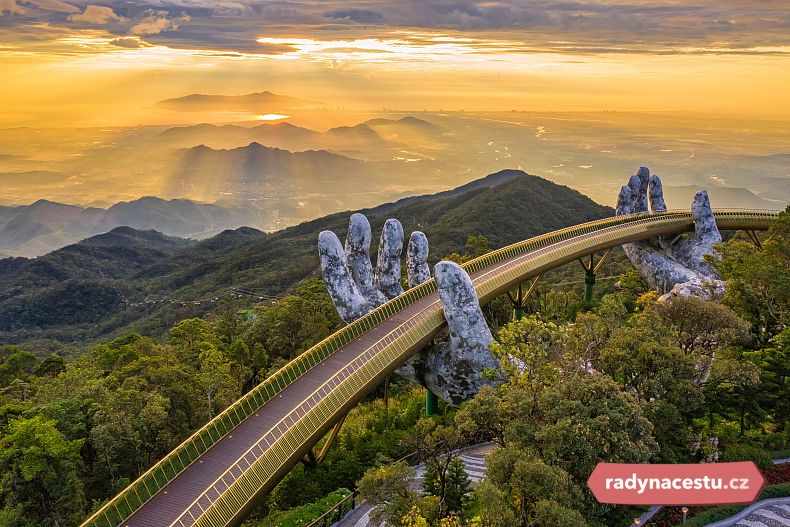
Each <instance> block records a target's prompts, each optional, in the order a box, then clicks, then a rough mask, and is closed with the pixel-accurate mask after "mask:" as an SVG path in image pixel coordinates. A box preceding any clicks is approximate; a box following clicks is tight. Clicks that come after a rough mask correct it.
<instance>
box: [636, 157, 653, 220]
mask: <svg viewBox="0 0 790 527" xmlns="http://www.w3.org/2000/svg"><path fill="white" fill-rule="evenodd" d="M636 177H637V178H639V189H638V192H637V193H636V195H635V196H634V198H635V200H636V204H635V208H634V212H648V210H649V209H648V199H647V192H648V186H649V183H650V170H649V169H648V168H647V167H639V170H638V171H637V172H636Z"/></svg>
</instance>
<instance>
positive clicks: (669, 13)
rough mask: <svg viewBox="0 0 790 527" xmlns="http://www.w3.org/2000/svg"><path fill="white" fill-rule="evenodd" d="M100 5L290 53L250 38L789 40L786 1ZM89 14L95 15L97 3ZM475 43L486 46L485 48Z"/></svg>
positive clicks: (186, 31) (38, 7) (121, 33)
mask: <svg viewBox="0 0 790 527" xmlns="http://www.w3.org/2000/svg"><path fill="white" fill-rule="evenodd" d="M0 1H2V2H4V3H3V4H0V5H3V6H5V7H6V10H5V12H4V13H5V14H4V15H3V16H0V27H6V28H9V30H10V27H11V26H13V25H15V26H16V27H19V26H21V25H22V24H20V21H22V20H25V21H37V22H45V23H47V24H49V25H62V26H63V27H66V28H68V27H79V26H76V25H74V24H75V22H69V20H68V13H67V11H69V10H71V9H73V12H72V13H71V14H72V20H79V19H80V17H84V16H85V13H90V10H88V9H87V8H88V4H89V3H90V2H89V1H86V0H79V1H75V0H68V3H64V2H61V1H60V0H36V2H33V0H29V1H27V2H24V3H21V2H13V1H12V0H0ZM101 5H102V6H104V7H105V8H106V11H105V13H114V14H116V15H117V17H119V18H121V17H122V18H123V20H125V22H124V23H119V22H118V20H116V19H113V20H112V24H111V26H110V27H107V31H109V32H110V33H111V34H113V35H115V36H117V37H119V38H120V37H126V36H130V35H144V36H145V38H146V40H147V41H149V42H152V43H155V44H161V45H166V46H171V47H177V48H190V49H206V50H215V51H219V52H231V53H233V52H240V53H261V54H277V53H284V52H287V51H290V50H289V49H287V48H271V47H267V46H262V45H261V44H259V43H258V42H256V39H257V38H260V37H278V36H287V37H296V36H299V37H303V38H327V36H328V35H329V34H331V35H332V37H331V38H344V39H353V38H362V37H364V38H392V37H391V32H392V31H395V30H412V31H419V32H421V33H432V32H453V34H457V33H455V32H460V33H468V34H469V35H470V36H475V37H480V38H481V39H486V38H490V39H494V40H508V41H511V42H513V46H515V47H516V49H522V48H523V49H524V50H526V51H528V52H534V51H555V52H568V51H571V50H574V52H578V51H576V50H587V51H588V52H590V53H608V52H612V53H617V52H637V53H656V54H664V53H675V52H678V53H687V52H688V50H689V49H701V50H707V51H701V52H710V50H712V49H714V48H715V49H718V51H716V52H717V53H729V52H730V51H728V50H732V53H733V54H736V53H744V52H748V51H745V50H748V49H749V48H755V47H760V46H763V47H764V46H790V10H788V9H787V3H786V1H784V0H783V1H780V0H695V1H694V2H693V3H692V2H680V1H675V0H664V1H660V0H655V1H652V2H643V1H641V0H620V1H618V2H612V1H610V0H592V1H589V2H577V1H571V0H399V1H398V2H392V1H391V0H352V1H340V0H326V1H323V2H312V1H307V0H294V1H290V0H149V1H144V2H133V1H125V0H107V1H103V2H101ZM21 6H24V11H25V12H24V13H22V12H21V11H22V10H21V9H19V7H21ZM45 6H46V7H45ZM72 6H74V7H73V8H72ZM80 12H81V13H83V14H82V15H76V16H75V15H74V13H80ZM93 14H99V13H98V12H97V11H96V10H95V8H94V9H93ZM14 41H15V42H20V41H22V40H21V39H14ZM476 46H477V45H476ZM478 49H480V50H481V51H480V52H486V49H485V47H484V46H478Z"/></svg>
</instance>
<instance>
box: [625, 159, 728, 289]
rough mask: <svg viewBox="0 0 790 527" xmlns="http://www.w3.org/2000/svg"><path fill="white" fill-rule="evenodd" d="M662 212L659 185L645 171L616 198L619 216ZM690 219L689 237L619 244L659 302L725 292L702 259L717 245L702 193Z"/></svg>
mask: <svg viewBox="0 0 790 527" xmlns="http://www.w3.org/2000/svg"><path fill="white" fill-rule="evenodd" d="M665 210H667V206H666V204H665V203H664V192H663V188H662V186H661V180H660V179H659V177H658V176H657V175H652V176H651V175H650V171H649V170H648V169H647V167H641V168H640V169H639V171H638V172H637V174H636V175H634V176H631V179H630V180H629V181H628V184H627V185H626V186H624V187H622V189H621V190H620V195H619V196H618V197H617V215H618V216H619V215H623V214H636V213H644V212H661V211H665ZM691 214H692V216H693V218H694V233H693V234H691V235H690V236H688V237H683V236H678V237H674V238H668V237H666V236H656V237H654V238H651V239H648V240H644V241H639V242H635V243H628V244H625V245H623V250H624V251H625V254H626V255H627V256H628V259H629V260H631V263H633V264H634V267H636V268H637V269H638V270H639V271H640V272H641V273H642V276H644V277H645V279H646V280H647V282H648V283H649V284H650V285H651V286H653V287H655V288H656V289H657V290H658V291H659V292H660V293H662V295H663V296H662V297H661V299H663V300H666V299H669V298H671V297H673V296H676V295H684V296H698V297H702V298H707V297H709V296H711V294H715V295H720V294H721V293H722V292H723V291H724V282H723V281H722V280H721V278H720V277H719V275H718V274H717V273H716V270H715V269H714V268H713V267H711V266H710V264H708V263H707V262H706V261H705V258H704V256H705V255H706V254H711V255H714V254H716V251H715V249H714V245H715V244H717V243H719V242H721V235H720V234H719V229H718V227H717V226H716V219H715V218H714V216H713V211H712V210H711V206H710V200H709V199H708V193H707V192H706V191H704V190H700V191H699V192H697V194H696V195H695V196H694V200H693V201H692V202H691Z"/></svg>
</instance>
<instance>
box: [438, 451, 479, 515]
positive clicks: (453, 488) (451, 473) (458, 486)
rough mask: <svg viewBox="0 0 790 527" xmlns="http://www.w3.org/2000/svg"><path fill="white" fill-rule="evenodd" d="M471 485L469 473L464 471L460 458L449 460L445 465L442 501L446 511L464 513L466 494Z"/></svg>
mask: <svg viewBox="0 0 790 527" xmlns="http://www.w3.org/2000/svg"><path fill="white" fill-rule="evenodd" d="M471 486H472V483H471V482H470V481H469V474H467V473H466V470H465V469H464V463H463V461H461V458H455V459H453V460H452V461H450V465H449V466H448V467H447V487H446V488H445V492H444V501H445V504H446V508H447V511H448V512H451V513H458V514H463V513H464V510H465V508H466V507H465V505H466V495H467V494H468V493H469V490H470V489H471Z"/></svg>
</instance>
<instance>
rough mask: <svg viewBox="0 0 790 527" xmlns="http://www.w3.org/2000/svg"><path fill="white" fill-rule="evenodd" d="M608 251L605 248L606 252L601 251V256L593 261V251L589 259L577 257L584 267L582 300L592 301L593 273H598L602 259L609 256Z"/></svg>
mask: <svg viewBox="0 0 790 527" xmlns="http://www.w3.org/2000/svg"><path fill="white" fill-rule="evenodd" d="M609 251H611V249H606V252H604V253H603V256H601V258H599V259H598V262H596V261H595V253H593V254H591V255H590V259H589V261H584V260H583V259H581V258H580V259H579V263H580V264H582V267H584V274H585V276H584V301H585V302H592V299H593V290H594V288H595V275H596V274H597V273H598V270H599V269H600V268H601V266H602V265H603V262H604V260H606V257H607V256H609Z"/></svg>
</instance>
